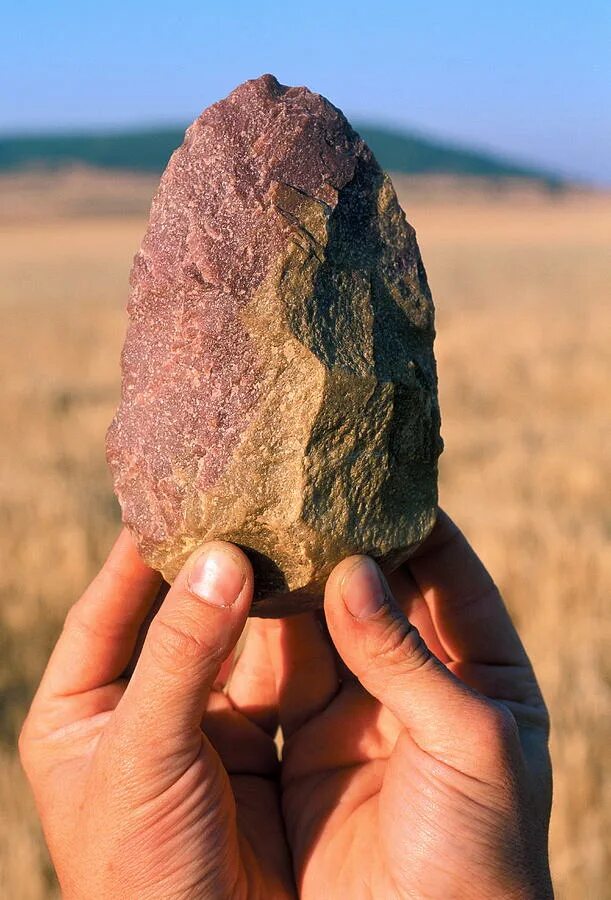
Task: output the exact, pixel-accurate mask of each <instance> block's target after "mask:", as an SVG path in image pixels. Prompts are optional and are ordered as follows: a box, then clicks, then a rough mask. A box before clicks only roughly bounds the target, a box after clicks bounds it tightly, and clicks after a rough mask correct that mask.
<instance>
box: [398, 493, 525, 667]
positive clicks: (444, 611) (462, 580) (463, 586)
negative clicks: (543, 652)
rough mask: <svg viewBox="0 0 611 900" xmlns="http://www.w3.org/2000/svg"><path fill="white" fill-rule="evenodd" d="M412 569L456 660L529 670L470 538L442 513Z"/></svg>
mask: <svg viewBox="0 0 611 900" xmlns="http://www.w3.org/2000/svg"><path fill="white" fill-rule="evenodd" d="M407 566H408V567H409V570H410V572H411V573H412V575H413V577H414V579H415V581H416V583H417V585H418V587H419V590H420V592H421V594H422V596H423V598H424V600H425V601H426V604H427V606H428V608H429V610H430V613H431V618H432V621H433V625H434V626H435V629H436V632H437V635H438V637H439V641H440V643H441V644H442V646H443V648H444V650H445V652H446V653H447V655H448V656H449V658H450V659H453V660H461V661H463V662H474V663H490V664H501V665H524V664H528V658H527V656H526V652H525V650H524V647H523V646H522V642H521V641H520V638H519V637H518V634H517V632H516V630H515V628H514V626H513V623H512V621H511V618H510V617H509V613H508V612H507V609H506V608H505V604H504V603H503V600H502V598H501V595H500V593H499V591H498V589H497V587H496V586H495V584H494V582H493V581H492V578H491V577H490V575H489V574H488V572H487V571H486V569H485V567H484V566H483V564H482V563H481V562H480V560H479V559H478V557H477V555H476V554H475V553H474V551H473V550H472V549H471V547H470V546H469V543H468V542H467V540H466V538H465V537H464V535H463V534H462V533H461V532H460V531H459V530H458V528H457V527H456V525H455V524H454V523H453V522H452V520H451V519H450V518H449V517H448V516H447V515H446V514H445V513H444V512H442V511H441V510H440V512H439V516H438V519H437V524H436V526H435V528H434V529H433V531H432V533H431V535H430V537H429V538H428V539H427V541H426V542H425V543H424V544H423V545H422V547H421V548H420V550H419V552H418V553H417V554H416V556H414V557H413V558H412V559H410V560H408V562H407Z"/></svg>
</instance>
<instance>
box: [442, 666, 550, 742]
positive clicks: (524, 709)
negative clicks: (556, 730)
mask: <svg viewBox="0 0 611 900" xmlns="http://www.w3.org/2000/svg"><path fill="white" fill-rule="evenodd" d="M448 668H449V669H450V671H451V672H453V673H454V674H455V675H456V677H457V678H460V680H461V681H464V682H465V684H468V685H469V687H472V688H473V689H474V690H476V691H478V692H479V693H480V694H483V695H484V696H485V697H489V698H490V699H491V700H496V701H497V702H499V703H503V704H505V706H507V707H508V709H510V710H511V712H512V713H513V715H514V716H515V719H516V722H517V723H518V726H519V727H528V728H538V729H539V730H540V731H543V732H544V733H545V734H546V735H547V733H548V731H549V716H548V713H547V709H546V706H545V701H544V700H543V696H542V694H541V690H540V688H539V685H538V683H537V679H536V678H535V674H534V672H533V670H532V668H531V667H530V666H490V665H481V664H479V663H464V662H451V663H448Z"/></svg>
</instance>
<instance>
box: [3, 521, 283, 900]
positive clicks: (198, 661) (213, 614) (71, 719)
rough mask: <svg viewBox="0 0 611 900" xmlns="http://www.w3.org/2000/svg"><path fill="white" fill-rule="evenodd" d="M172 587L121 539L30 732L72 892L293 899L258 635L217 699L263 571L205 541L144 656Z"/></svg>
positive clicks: (59, 862) (25, 735) (32, 767)
mask: <svg viewBox="0 0 611 900" xmlns="http://www.w3.org/2000/svg"><path fill="white" fill-rule="evenodd" d="M204 563H206V564H205V565H203V564H204ZM160 585H161V579H160V577H159V576H158V575H157V574H156V573H154V572H153V571H152V570H151V569H149V568H147V567H146V566H145V565H144V563H142V562H141V560H140V558H139V557H138V554H137V552H136V550H135V547H134V545H133V544H132V542H131V539H130V537H129V535H128V534H127V532H126V531H124V532H122V534H121V536H120V537H119V540H118V541H117V543H116V545H115V547H114V548H113V550H112V552H111V554H110V556H109V558H108V560H107V562H106V564H105V565H104V567H103V568H102V570H101V572H100V574H99V575H98V576H97V577H96V579H95V580H94V581H93V582H92V584H91V585H90V587H89V588H88V589H87V590H86V592H85V593H84V595H83V596H82V597H81V599H80V600H79V601H78V603H76V604H75V606H74V607H73V608H72V610H71V611H70V613H69V614H68V617H67V620H66V624H65V627H64V630H63V633H62V635H61V637H60V639H59V641H58V644H57V646H56V648H55V650H54V652H53V655H52V657H51V660H50V662H49V665H48V667H47V670H46V672H45V675H44V677H43V680H42V682H41V685H40V688H39V690H38V693H37V694H36V697H35V699H34V701H33V704H32V707H31V710H30V713H29V715H28V717H27V720H26V722H25V725H24V728H23V731H22V735H21V738H20V751H21V755H22V761H23V764H24V767H25V770H26V773H27V775H28V777H29V779H30V782H31V784H32V787H33V790H34V795H35V799H36V803H37V806H38V810H39V813H40V817H41V820H42V824H43V829H44V832H45V836H46V839H47V843H48V846H49V850H50V853H51V857H52V860H53V863H54V865H55V868H56V871H57V874H58V877H59V881H60V884H61V886H62V893H63V896H64V897H65V898H68V900H79V898H83V900H85V898H86V900H90V898H92V897H95V898H96V900H104V898H109V900H110V898H112V900H120V898H128V900H145V898H153V897H154V898H161V897H163V898H164V900H165V898H176V900H178V898H183V897H189V898H193V897H206V898H207V897H215V898H217V897H218V898H223V897H232V898H235V897H248V898H251V897H253V898H257V897H261V898H266V900H267V898H277V897H278V898H280V897H288V896H293V895H294V888H293V882H292V874H291V866H290V859H289V854H288V850H287V847H286V842H285V838H284V829H283V825H282V820H281V815H280V804H279V794H278V783H277V780H276V774H277V766H278V760H277V751H276V747H275V744H274V741H273V735H274V733H275V731H276V719H275V714H274V710H273V708H272V705H271V699H273V693H272V691H271V684H272V682H271V681H269V678H270V677H271V675H272V672H271V669H269V667H268V668H267V669H263V670H261V669H259V670H256V671H255V669H254V668H253V665H251V663H250V662H249V660H250V659H251V657H252V659H253V660H255V663H254V666H255V668H256V657H257V644H256V636H255V637H254V638H253V641H250V642H247V647H246V649H245V651H244V654H243V655H242V657H241V658H240V661H239V663H238V665H237V666H236V670H235V672H234V674H233V677H232V686H231V690H230V691H228V692H226V693H223V692H222V691H220V690H218V689H217V688H218V687H219V685H220V684H221V683H222V681H223V674H224V673H223V671H221V672H220V671H219V670H220V668H221V664H222V663H223V661H224V660H226V659H227V658H228V657H229V654H230V653H231V651H232V649H233V647H234V645H235V643H236V641H237V639H238V637H239V635H240V633H241V631H242V629H243V626H244V623H245V621H246V616H247V613H248V608H249V606H250V602H251V599H252V569H251V567H250V564H249V563H248V560H247V559H246V557H245V556H244V554H243V553H241V551H239V550H238V549H237V548H236V547H232V546H231V545H228V544H223V543H219V542H214V543H212V544H208V545H206V547H205V548H204V552H203V553H199V554H195V555H194V557H192V558H191V559H190V560H189V562H188V563H187V565H186V566H185V568H184V569H183V571H182V572H181V573H180V575H179V576H178V578H177V580H176V581H175V583H174V585H173V587H172V588H171V589H170V591H169V593H168V594H167V596H166V597H165V599H163V603H162V604H161V607H160V610H159V612H158V613H157V615H156V616H155V618H154V619H153V621H152V624H150V627H149V629H148V633H147V634H146V639H145V640H144V643H143V646H142V649H141V652H140V653H139V655H138V650H139V646H138V645H139V643H141V641H139V633H140V635H142V632H143V630H144V629H145V627H146V620H147V617H148V619H150V618H151V617H152V612H155V609H154V607H153V604H154V601H155V597H156V595H157V592H158V590H159V588H160ZM218 604H221V605H218ZM136 657H138V658H137V660H136ZM226 668H227V666H226V665H225V667H224V669H225V670H226ZM132 670H133V674H132V676H131V678H130V679H129V681H128V680H127V678H126V677H125V675H126V673H127V672H129V671H132ZM268 682H269V683H268ZM268 698H270V702H269V703H268ZM202 717H203V731H202V727H200V726H201V722H202Z"/></svg>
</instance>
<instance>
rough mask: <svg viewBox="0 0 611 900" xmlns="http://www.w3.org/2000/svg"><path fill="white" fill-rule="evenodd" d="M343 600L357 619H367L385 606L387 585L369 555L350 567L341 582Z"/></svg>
mask: <svg viewBox="0 0 611 900" xmlns="http://www.w3.org/2000/svg"><path fill="white" fill-rule="evenodd" d="M340 592H341V596H342V600H343V601H344V604H345V606H346V608H347V610H348V612H349V613H351V615H353V616H354V617H355V618H356V619H366V618H368V617H369V616H372V615H373V614H374V613H376V612H377V611H378V610H379V609H381V608H382V607H383V606H384V603H385V601H386V586H385V584H384V581H383V580H382V574H381V572H380V570H379V569H378V567H377V566H376V564H375V563H374V561H373V560H372V559H370V558H369V557H368V556H363V557H361V559H360V560H359V561H358V562H357V563H355V564H354V566H353V567H352V568H351V569H349V570H348V571H347V572H346V574H345V575H344V578H343V580H342V583H341V587H340Z"/></svg>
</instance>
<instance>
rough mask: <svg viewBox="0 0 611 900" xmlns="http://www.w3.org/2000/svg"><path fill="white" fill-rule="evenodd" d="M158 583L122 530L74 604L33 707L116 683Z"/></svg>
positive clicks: (155, 574) (156, 574) (132, 648)
mask: <svg viewBox="0 0 611 900" xmlns="http://www.w3.org/2000/svg"><path fill="white" fill-rule="evenodd" d="M160 583H161V576H160V575H159V574H158V573H157V572H155V571H153V569H150V568H149V567H148V566H147V565H145V564H144V562H143V561H142V559H141V558H140V556H139V554H138V551H137V550H136V546H135V544H134V542H133V540H132V538H131V536H130V534H129V532H128V531H127V529H125V528H124V529H123V530H122V531H121V533H120V535H119V537H118V538H117V541H116V542H115V544H114V546H113V548H112V550H111V551H110V554H109V555H108V558H107V560H106V562H105V563H104V565H103V566H102V569H101V570H100V572H99V574H98V575H96V577H95V578H94V580H93V581H92V582H91V584H90V585H89V587H88V588H87V590H86V591H85V593H84V594H83V595H82V597H81V598H80V600H78V601H77V603H75V604H74V606H73V607H72V609H71V610H70V612H69V613H68V616H67V618H66V622H65V625H64V629H63V631H62V633H61V635H60V638H59V640H58V642H57V644H56V646H55V649H54V651H53V653H52V655H51V658H50V660H49V663H48V666H47V669H46V672H45V674H44V676H43V679H42V681H41V685H40V688H39V691H38V695H37V701H40V700H41V699H42V700H44V699H48V698H51V697H56V698H57V697H62V696H71V697H74V696H75V695H76V694H82V693H85V692H87V691H92V690H94V689H96V688H99V687H102V686H104V685H107V684H109V683H111V682H113V681H114V680H115V679H117V678H119V676H120V675H121V674H122V672H123V670H124V669H125V667H126V666H127V664H128V662H129V659H130V657H131V655H132V653H133V652H134V648H135V646H136V641H137V638H138V631H139V629H140V626H141V625H142V623H143V621H144V619H145V618H146V614H147V612H148V609H149V607H150V606H151V604H152V603H153V601H154V598H155V594H156V593H157V590H158V588H159V585H160Z"/></svg>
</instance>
